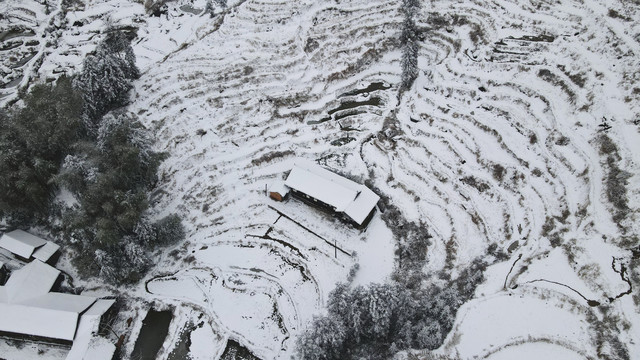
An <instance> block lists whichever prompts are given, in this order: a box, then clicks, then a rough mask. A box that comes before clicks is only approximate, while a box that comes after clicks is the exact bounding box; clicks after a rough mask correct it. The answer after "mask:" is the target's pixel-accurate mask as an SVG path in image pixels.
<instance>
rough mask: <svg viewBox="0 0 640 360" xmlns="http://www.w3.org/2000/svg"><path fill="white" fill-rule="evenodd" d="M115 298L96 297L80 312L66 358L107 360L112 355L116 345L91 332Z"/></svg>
mask: <svg viewBox="0 0 640 360" xmlns="http://www.w3.org/2000/svg"><path fill="white" fill-rule="evenodd" d="M114 302H115V300H109V299H98V300H97V301H96V302H95V303H93V305H91V307H90V308H89V309H88V310H87V311H85V313H84V314H82V317H81V318H80V322H79V324H78V330H77V333H78V336H76V338H75V339H74V341H73V346H72V347H71V350H70V351H69V354H67V359H66V360H101V359H104V360H107V359H109V360H110V359H111V358H112V357H113V353H114V352H115V350H116V347H115V345H114V344H113V343H111V342H110V341H108V340H107V339H105V338H101V337H95V336H93V334H94V333H95V332H97V331H98V328H99V327H100V317H101V316H102V315H103V314H104V313H105V312H106V311H107V310H109V308H110V307H111V306H112V305H113V303H114Z"/></svg>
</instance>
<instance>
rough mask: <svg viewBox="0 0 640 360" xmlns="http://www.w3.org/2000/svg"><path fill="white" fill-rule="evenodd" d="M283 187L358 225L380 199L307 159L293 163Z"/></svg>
mask: <svg viewBox="0 0 640 360" xmlns="http://www.w3.org/2000/svg"><path fill="white" fill-rule="evenodd" d="M285 185H286V186H288V187H290V188H292V189H294V190H297V191H299V192H301V193H304V194H306V195H309V196H310V197H312V198H314V199H317V200H319V201H322V202H323V203H325V204H327V205H329V206H331V207H333V208H334V210H335V211H337V212H343V213H344V214H345V215H347V216H348V217H350V218H351V219H352V220H353V221H355V222H356V223H357V224H359V225H361V224H362V223H363V222H364V220H365V219H366V218H367V215H369V213H370V212H371V210H372V209H373V208H374V207H375V206H376V204H377V202H378V200H379V199H380V197H379V196H378V195H376V194H375V193H374V192H373V191H371V190H369V188H367V187H366V186H364V185H361V184H358V183H356V182H353V181H351V180H349V179H346V178H344V177H342V176H340V175H338V174H335V173H333V172H331V171H329V170H327V169H325V168H323V167H322V166H320V165H317V164H315V163H313V162H310V161H308V160H296V162H295V164H294V165H293V168H292V169H291V173H289V177H287V180H286V182H285Z"/></svg>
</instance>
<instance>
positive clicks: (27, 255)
mask: <svg viewBox="0 0 640 360" xmlns="http://www.w3.org/2000/svg"><path fill="white" fill-rule="evenodd" d="M0 248H3V249H6V250H9V251H10V252H12V253H13V254H15V255H17V256H19V257H20V258H22V259H24V260H26V261H29V260H32V259H38V260H40V261H42V262H45V263H46V262H52V261H54V260H55V259H56V256H57V254H58V251H59V250H60V246H58V245H56V244H54V243H52V242H51V241H47V240H45V239H42V238H40V237H38V236H35V235H31V234H29V233H28V232H26V231H24V230H14V231H11V232H8V233H5V234H3V235H2V237H0Z"/></svg>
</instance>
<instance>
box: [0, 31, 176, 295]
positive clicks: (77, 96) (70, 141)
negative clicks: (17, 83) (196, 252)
mask: <svg viewBox="0 0 640 360" xmlns="http://www.w3.org/2000/svg"><path fill="white" fill-rule="evenodd" d="M105 74H107V75H109V76H105ZM138 75H139V72H138V69H137V68H136V66H135V56H134V54H133V50H132V49H131V45H130V40H129V39H128V38H127V36H126V35H125V34H123V33H121V32H119V31H112V30H108V31H107V35H106V37H105V38H104V39H103V41H102V42H101V43H100V44H99V45H98V46H97V48H96V50H95V51H94V52H93V53H92V54H90V55H88V56H87V57H86V59H85V61H84V62H83V68H82V71H81V72H80V73H79V74H77V75H75V76H74V77H73V78H66V77H61V78H60V79H58V81H57V82H55V83H54V84H49V85H35V86H34V87H33V88H32V89H31V92H30V93H28V94H25V95H23V99H22V100H23V103H24V106H23V107H21V108H13V109H9V111H8V112H4V111H2V112H0V130H2V131H0V217H1V218H3V220H4V221H6V222H7V223H8V224H9V226H10V227H12V228H16V227H20V228H26V227H29V226H32V225H40V226H42V227H43V228H45V229H48V230H49V231H51V232H52V233H54V234H57V235H62V237H63V238H64V239H65V240H66V241H67V245H68V248H69V249H70V250H72V254H73V255H74V258H73V262H74V264H75V265H76V266H77V267H78V270H79V271H80V274H81V275H83V276H101V277H102V278H103V279H104V280H107V281H109V282H111V283H116V284H120V283H129V282H135V281H137V280H139V279H140V278H141V277H142V276H143V275H144V273H145V272H146V271H147V270H148V269H149V267H150V266H151V260H150V252H151V251H152V250H154V249H156V248H157V247H158V246H164V245H167V244H170V243H172V242H175V241H179V240H181V239H182V238H183V237H184V229H183V227H182V222H181V220H180V219H179V218H178V217H177V216H176V215H169V216H167V217H165V218H163V219H160V220H158V221H156V222H151V221H150V219H149V218H148V216H147V209H148V207H149V200H148V199H149V194H150V192H151V190H152V189H153V187H154V186H155V184H156V182H157V169H158V166H159V164H160V162H161V161H162V160H163V159H164V157H165V155H164V154H162V153H156V152H154V151H153V150H152V146H151V140H150V137H149V136H148V134H147V131H146V129H145V128H144V127H143V126H142V124H140V122H139V121H138V120H137V118H136V117H135V115H132V114H128V113H127V112H126V110H125V109H124V106H126V105H127V101H128V100H127V99H128V98H127V96H128V95H127V93H128V91H129V89H130V88H131V86H132V85H131V81H132V80H133V79H135V78H137V77H138ZM61 189H65V190H68V191H69V192H70V193H71V194H72V196H73V200H74V204H73V205H70V204H67V203H65V202H64V201H58V200H55V197H56V195H58V194H59V193H60V191H59V190H61ZM54 200H55V201H54Z"/></svg>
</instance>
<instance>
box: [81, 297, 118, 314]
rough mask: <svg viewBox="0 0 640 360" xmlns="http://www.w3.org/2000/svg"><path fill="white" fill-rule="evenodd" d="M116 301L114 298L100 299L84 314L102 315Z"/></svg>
mask: <svg viewBox="0 0 640 360" xmlns="http://www.w3.org/2000/svg"><path fill="white" fill-rule="evenodd" d="M115 302H116V301H115V300H113V299H98V300H97V301H96V302H95V303H93V305H91V307H90V308H89V309H88V310H87V311H86V312H85V313H84V315H83V316H90V317H91V316H96V317H101V316H102V315H103V314H104V313H106V312H107V310H109V309H110V308H111V306H113V304H114V303H115Z"/></svg>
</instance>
